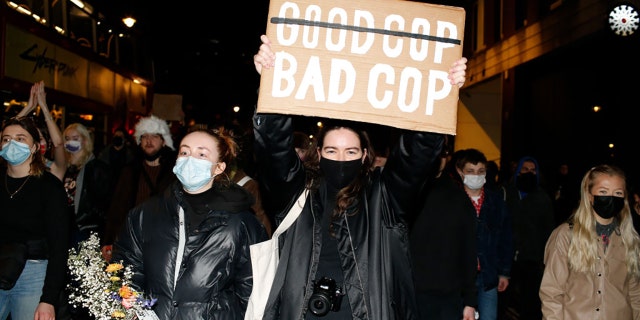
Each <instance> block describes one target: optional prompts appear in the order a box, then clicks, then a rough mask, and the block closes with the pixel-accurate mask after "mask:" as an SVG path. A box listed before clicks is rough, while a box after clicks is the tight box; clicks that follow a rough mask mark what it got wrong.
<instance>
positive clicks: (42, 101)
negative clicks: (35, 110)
mask: <svg viewBox="0 0 640 320" xmlns="http://www.w3.org/2000/svg"><path fill="white" fill-rule="evenodd" d="M33 86H34V87H36V92H35V95H36V99H38V100H37V101H38V105H40V109H42V112H43V113H45V117H46V116H47V113H49V107H47V94H46V93H45V92H44V81H40V82H36V84H34V85H33Z"/></svg>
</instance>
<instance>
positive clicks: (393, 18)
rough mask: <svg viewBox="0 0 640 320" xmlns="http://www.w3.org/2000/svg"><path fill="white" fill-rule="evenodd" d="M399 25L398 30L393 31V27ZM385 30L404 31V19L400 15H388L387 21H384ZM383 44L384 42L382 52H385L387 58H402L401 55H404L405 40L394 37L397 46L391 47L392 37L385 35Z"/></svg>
mask: <svg viewBox="0 0 640 320" xmlns="http://www.w3.org/2000/svg"><path fill="white" fill-rule="evenodd" d="M394 23H395V24H397V25H398V28H397V29H393V28H392V27H391V26H392V25H393V24H394ZM384 29H385V30H396V31H404V18H403V17H402V16H400V15H397V14H391V15H388V16H387V17H386V19H384ZM382 39H383V42H382V51H383V52H384V54H385V55H387V57H390V58H397V57H399V56H400V54H401V53H402V46H403V43H404V40H403V39H402V37H395V36H394V37H393V39H395V40H396V46H395V47H394V48H392V47H391V36H390V35H388V34H385V35H384V37H382Z"/></svg>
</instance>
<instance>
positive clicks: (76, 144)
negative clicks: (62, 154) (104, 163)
mask: <svg viewBox="0 0 640 320" xmlns="http://www.w3.org/2000/svg"><path fill="white" fill-rule="evenodd" d="M64 148H65V149H67V151H69V152H71V153H76V152H78V151H80V149H82V142H81V141H80V140H69V141H67V142H66V143H65V144H64Z"/></svg>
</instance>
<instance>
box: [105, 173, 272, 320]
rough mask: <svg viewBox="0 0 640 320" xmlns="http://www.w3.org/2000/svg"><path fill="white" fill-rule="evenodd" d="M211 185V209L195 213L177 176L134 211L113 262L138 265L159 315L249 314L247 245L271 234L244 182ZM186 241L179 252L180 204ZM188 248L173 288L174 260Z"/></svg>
mask: <svg viewBox="0 0 640 320" xmlns="http://www.w3.org/2000/svg"><path fill="white" fill-rule="evenodd" d="M214 189H215V190H209V191H207V192H208V194H207V197H210V201H209V203H208V204H207V205H206V206H207V208H211V209H210V210H209V212H208V213H205V214H196V213H195V211H194V210H193V209H192V208H191V206H190V204H189V203H187V202H186V201H185V192H184V191H183V189H182V186H181V184H180V183H179V182H175V183H174V184H172V185H171V186H170V187H169V188H167V189H166V190H165V192H164V193H163V194H162V195H160V196H155V197H152V198H150V199H149V200H147V201H146V202H144V203H143V204H141V205H140V206H138V207H136V208H134V209H132V210H131V212H130V213H129V215H128V217H127V220H126V223H125V225H124V229H123V230H122V232H121V233H120V235H119V237H118V238H117V240H116V241H115V243H114V254H113V259H112V261H120V260H122V262H123V263H124V265H125V266H127V265H131V266H133V271H134V273H135V274H134V278H133V283H134V285H135V286H136V287H138V289H139V290H142V291H143V292H144V293H145V294H146V295H151V296H152V297H154V298H158V301H157V304H156V306H155V307H154V311H155V312H156V314H157V315H158V317H159V318H160V319H163V320H164V319H216V320H219V319H243V318H244V312H245V310H246V307H247V300H248V299H249V295H250V294H251V287H252V281H253V279H252V272H251V259H250V256H249V245H251V244H253V243H256V242H260V241H264V240H266V239H267V236H266V231H265V229H264V227H263V226H262V224H261V223H260V222H258V220H257V219H256V217H255V215H254V214H253V213H252V211H251V205H252V204H253V197H252V196H251V194H249V193H248V192H246V191H245V190H244V189H242V187H239V186H236V185H235V184H232V185H231V186H230V187H229V188H228V189H225V190H221V189H218V188H216V187H214ZM180 207H182V208H183V209H184V221H185V223H184V225H185V234H186V243H185V245H184V251H182V252H179V239H180V234H179V233H180V225H181V223H180V218H179V208H180ZM180 254H183V257H182V263H181V264H180V270H179V274H178V278H177V282H176V284H175V287H174V275H175V269H176V264H177V263H176V261H177V260H178V259H179V256H180Z"/></svg>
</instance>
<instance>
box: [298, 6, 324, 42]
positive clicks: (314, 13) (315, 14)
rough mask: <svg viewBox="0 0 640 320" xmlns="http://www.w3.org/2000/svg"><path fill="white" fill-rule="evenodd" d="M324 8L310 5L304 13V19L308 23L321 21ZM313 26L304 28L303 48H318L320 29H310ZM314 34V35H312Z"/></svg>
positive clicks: (316, 27)
mask: <svg viewBox="0 0 640 320" xmlns="http://www.w3.org/2000/svg"><path fill="white" fill-rule="evenodd" d="M321 13H322V8H320V6H317V5H310V6H309V7H308V8H307V10H306V11H305V13H304V18H305V19H306V20H308V21H316V22H317V21H320V17H321ZM310 28H312V27H311V26H304V27H302V34H303V35H304V36H303V37H302V46H303V47H305V48H309V49H314V48H317V47H318V37H319V35H320V27H318V26H314V27H313V31H310V30H309V29H310ZM311 33H312V34H311Z"/></svg>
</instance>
